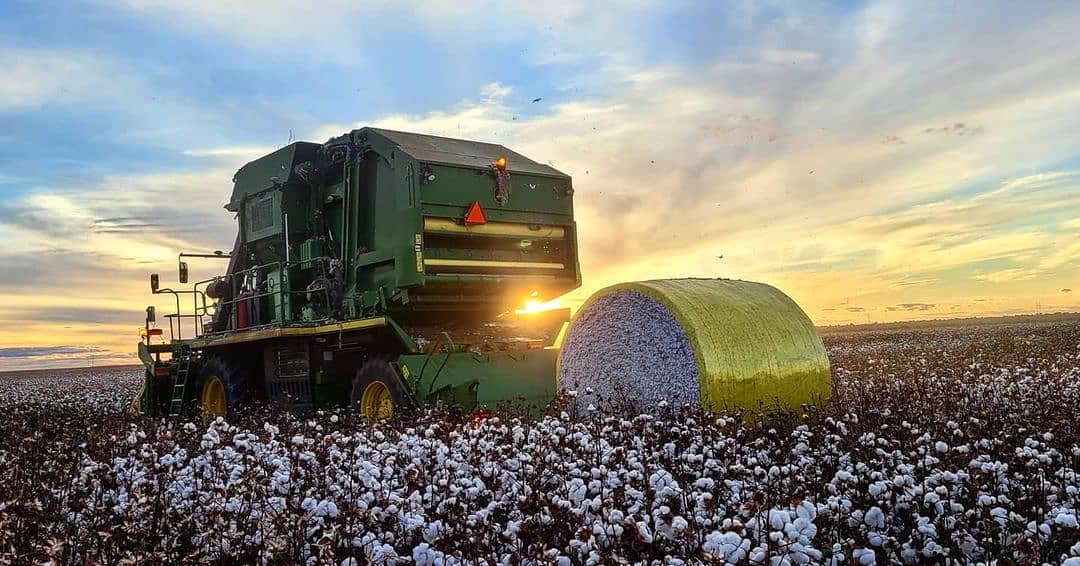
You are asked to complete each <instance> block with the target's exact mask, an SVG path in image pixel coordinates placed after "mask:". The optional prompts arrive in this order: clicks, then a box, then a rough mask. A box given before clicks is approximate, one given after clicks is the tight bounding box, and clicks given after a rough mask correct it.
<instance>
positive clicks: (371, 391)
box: [351, 358, 409, 423]
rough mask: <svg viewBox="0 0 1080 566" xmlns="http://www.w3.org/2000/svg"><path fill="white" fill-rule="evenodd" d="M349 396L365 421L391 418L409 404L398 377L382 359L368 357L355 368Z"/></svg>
mask: <svg viewBox="0 0 1080 566" xmlns="http://www.w3.org/2000/svg"><path fill="white" fill-rule="evenodd" d="M351 397H352V405H353V406H354V407H357V408H358V409H359V410H360V415H361V416H363V417H364V420H366V421H368V422H369V423H375V422H378V421H381V420H383V419H390V418H393V417H394V415H395V414H397V413H400V411H401V410H402V409H404V408H406V407H408V406H409V395H408V392H407V391H406V390H405V384H404V383H403V382H402V379H401V376H400V375H398V372H397V370H396V369H394V366H392V365H391V364H390V362H389V361H387V360H385V359H382V358H374V359H371V360H368V361H366V362H364V364H363V365H361V366H360V368H359V369H357V370H356V377H354V378H353V388H352V396H351Z"/></svg>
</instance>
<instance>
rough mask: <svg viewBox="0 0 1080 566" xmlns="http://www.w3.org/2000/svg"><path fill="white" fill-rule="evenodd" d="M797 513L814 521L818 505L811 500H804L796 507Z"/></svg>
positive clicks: (798, 515)
mask: <svg viewBox="0 0 1080 566" xmlns="http://www.w3.org/2000/svg"><path fill="white" fill-rule="evenodd" d="M795 515H796V516H797V517H799V518H801V519H806V520H808V521H813V520H814V519H816V518H817V507H816V506H815V505H814V504H813V503H810V502H809V501H803V502H802V503H800V504H799V506H798V507H796V508H795Z"/></svg>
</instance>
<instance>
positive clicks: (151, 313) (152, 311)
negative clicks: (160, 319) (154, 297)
mask: <svg viewBox="0 0 1080 566" xmlns="http://www.w3.org/2000/svg"><path fill="white" fill-rule="evenodd" d="M156 320H157V308H156V307H155V306H154V305H150V306H148V307H146V322H155V321H156Z"/></svg>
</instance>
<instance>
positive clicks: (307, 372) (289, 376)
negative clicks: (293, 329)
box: [266, 344, 314, 412]
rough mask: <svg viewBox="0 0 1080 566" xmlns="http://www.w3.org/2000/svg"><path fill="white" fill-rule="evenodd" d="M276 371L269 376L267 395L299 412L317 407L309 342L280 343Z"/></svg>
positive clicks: (276, 351)
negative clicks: (312, 384) (312, 388)
mask: <svg viewBox="0 0 1080 566" xmlns="http://www.w3.org/2000/svg"><path fill="white" fill-rule="evenodd" d="M272 363H273V371H271V372H269V374H268V375H267V376H266V396H267V398H268V399H270V400H271V401H272V402H277V403H282V404H284V405H286V406H288V407H289V408H290V409H292V410H293V411H296V412H308V411H311V410H313V409H314V403H313V400H312V398H311V365H310V362H309V359H308V349H307V345H306V344H289V345H282V346H278V347H277V348H276V349H275V350H274V353H273V360H272Z"/></svg>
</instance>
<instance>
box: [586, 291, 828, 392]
mask: <svg viewBox="0 0 1080 566" xmlns="http://www.w3.org/2000/svg"><path fill="white" fill-rule="evenodd" d="M624 291H632V292H636V293H640V294H642V295H645V296H647V297H650V298H652V299H654V300H655V301H657V302H659V303H660V304H662V305H663V306H664V307H665V308H667V310H668V311H670V312H671V314H672V315H673V316H674V318H675V320H676V321H678V323H679V325H680V326H681V327H682V329H683V331H684V332H685V333H686V336H687V338H688V339H689V342H690V346H691V348H692V350H693V352H694V357H695V359H696V362H697V370H698V380H699V385H700V398H701V404H702V407H703V408H706V409H710V410H714V411H718V410H723V409H725V408H734V407H742V408H746V409H756V408H758V407H759V406H760V405H765V406H766V407H774V406H776V404H779V405H780V406H782V407H786V408H790V409H798V407H799V406H800V405H801V404H803V403H811V404H819V403H821V402H822V401H823V400H825V399H827V398H828V396H829V393H830V391H831V376H830V372H829V359H828V357H827V355H826V353H825V346H824V345H823V344H822V342H821V337H820V336H819V335H818V333H817V331H816V330H815V329H814V325H813V323H812V322H811V321H810V318H809V317H808V316H807V315H806V313H805V312H803V310H802V309H801V308H799V305H797V304H795V301H793V300H792V299H791V298H790V297H788V296H787V295H785V294H784V293H782V292H781V291H780V290H778V289H776V288H775V287H772V286H770V285H766V284H764V283H755V282H752V281H738V280H732V279H662V280H655V281H640V282H631V283H620V284H618V285H613V286H611V287H607V288H605V289H602V290H600V291H598V292H597V293H595V294H594V295H593V296H592V297H590V298H589V300H588V301H586V303H585V304H584V305H583V306H582V308H581V309H580V310H579V311H578V314H577V316H575V319H574V322H576V321H577V320H578V316H580V315H581V313H584V312H586V311H587V310H588V308H589V306H590V305H591V304H592V303H594V302H595V301H597V300H598V299H599V298H601V297H603V296H605V295H608V294H610V293H617V292H624ZM574 322H571V328H573V323H574Z"/></svg>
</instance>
